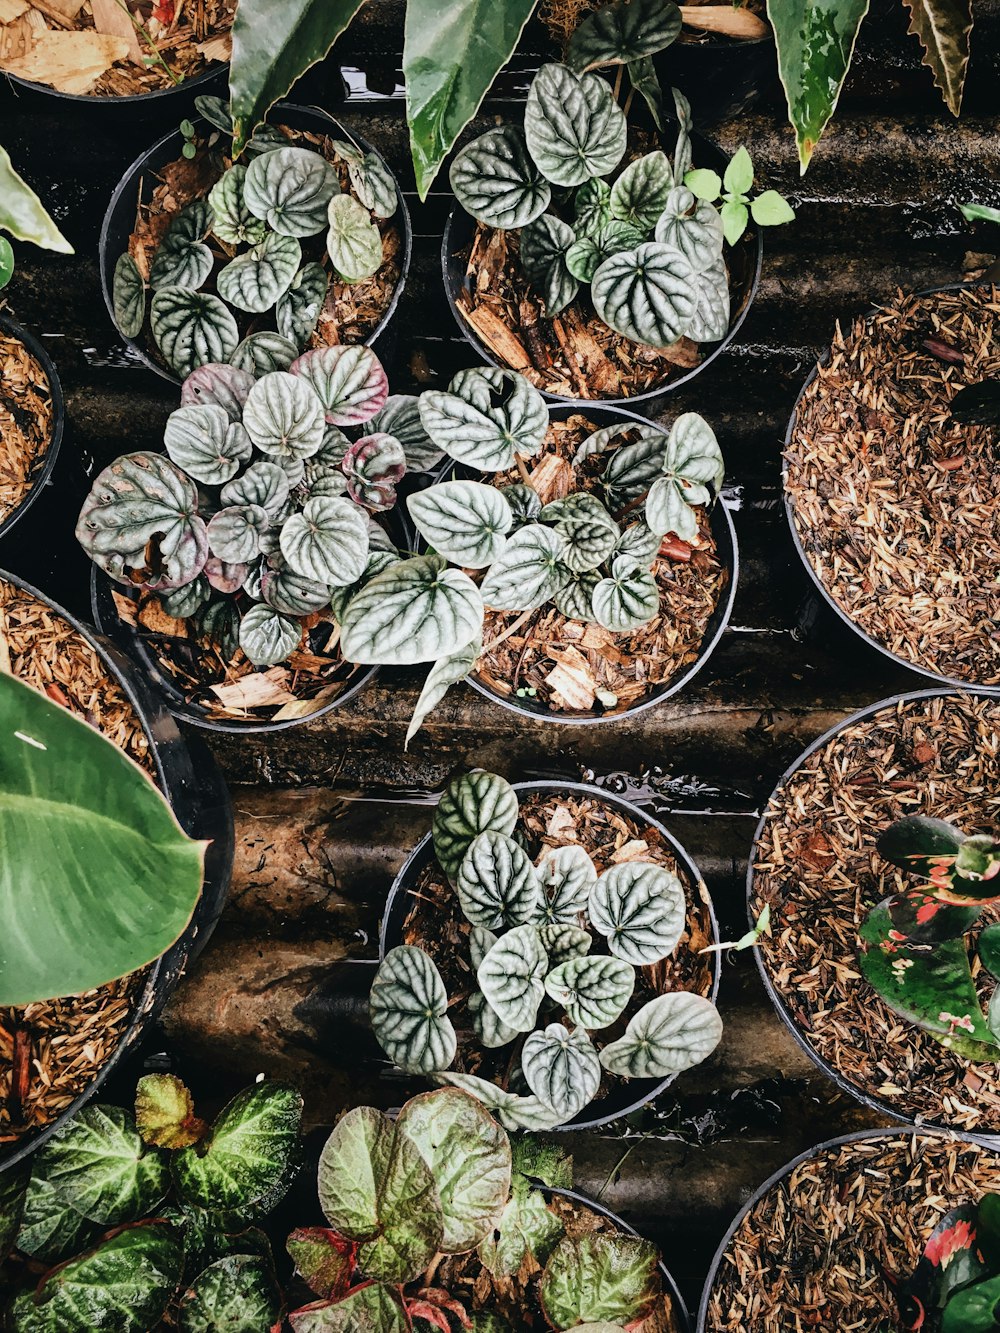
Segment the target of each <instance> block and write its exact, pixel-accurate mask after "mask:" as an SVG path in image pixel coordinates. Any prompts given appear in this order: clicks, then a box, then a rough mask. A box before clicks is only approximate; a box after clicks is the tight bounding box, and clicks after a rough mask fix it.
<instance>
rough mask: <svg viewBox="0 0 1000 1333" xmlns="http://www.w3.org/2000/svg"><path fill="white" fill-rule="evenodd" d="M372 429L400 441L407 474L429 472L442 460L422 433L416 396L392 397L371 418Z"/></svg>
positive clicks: (431, 441)
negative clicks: (383, 432)
mask: <svg viewBox="0 0 1000 1333" xmlns="http://www.w3.org/2000/svg"><path fill="white" fill-rule="evenodd" d="M371 429H372V430H373V431H386V432H387V433H388V434H389V435H392V436H394V437H395V438H396V439H397V440H398V441H399V442H400V444H401V445H402V446H403V453H404V454H405V455H406V466H407V470H408V471H410V472H428V471H430V469H431V468H433V467H435V466H436V465H437V464H438V463H440V462H441V459H442V458H444V450H443V449H440V448H439V447H438V446H437V445H436V444H435V443H434V441H433V440H432V439H431V437H430V436H429V435H428V434H427V432H426V430H424V423H423V421H422V420H421V418H420V400H419V399H418V398H417V396H416V394H406V393H394V394H391V395H390V396H389V397H388V398H387V399H386V401H385V406H384V407H383V408H382V409H381V411H379V412H378V413H376V415H375V416H374V417H373V418H372V421H371Z"/></svg>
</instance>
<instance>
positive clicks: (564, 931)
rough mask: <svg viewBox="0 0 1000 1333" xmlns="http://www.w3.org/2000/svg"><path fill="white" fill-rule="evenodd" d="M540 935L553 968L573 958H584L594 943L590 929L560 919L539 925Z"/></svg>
mask: <svg viewBox="0 0 1000 1333" xmlns="http://www.w3.org/2000/svg"><path fill="white" fill-rule="evenodd" d="M538 937H539V939H540V940H541V941H542V948H543V949H544V950H545V952H546V953H547V954H548V956H549V963H550V965H551V966H552V967H553V968H557V967H559V966H560V965H561V964H562V963H567V962H569V960H570V959H571V958H582V957H583V956H584V954H587V953H589V952H590V946H591V944H592V943H593V941H592V940H591V937H590V933H589V931H586V930H582V929H581V928H580V927H579V926H570V925H566V924H563V923H562V922H558V921H547V922H546V923H545V924H544V925H541V926H539V927H538Z"/></svg>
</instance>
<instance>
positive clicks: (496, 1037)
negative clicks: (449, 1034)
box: [469, 991, 519, 1051]
mask: <svg viewBox="0 0 1000 1333" xmlns="http://www.w3.org/2000/svg"><path fill="white" fill-rule="evenodd" d="M469 1013H470V1014H471V1015H472V1030H473V1032H475V1034H476V1040H477V1041H479V1042H481V1043H482V1045H483V1046H485V1047H486V1048H487V1050H491V1051H492V1050H496V1049H498V1048H499V1047H501V1046H509V1045H510V1043H511V1042H512V1041H516V1040H517V1037H518V1035H519V1034H518V1033H517V1032H515V1031H514V1029H513V1028H509V1027H508V1026H507V1024H506V1023H504V1022H503V1020H502V1019H501V1018H500V1015H499V1014H498V1013H497V1011H496V1010H495V1009H494V1008H493V1006H492V1005H491V1004H490V1003H489V1001H488V1000H487V999H486V996H485V995H483V994H481V993H480V992H479V991H475V992H474V993H473V994H472V995H470V996H469Z"/></svg>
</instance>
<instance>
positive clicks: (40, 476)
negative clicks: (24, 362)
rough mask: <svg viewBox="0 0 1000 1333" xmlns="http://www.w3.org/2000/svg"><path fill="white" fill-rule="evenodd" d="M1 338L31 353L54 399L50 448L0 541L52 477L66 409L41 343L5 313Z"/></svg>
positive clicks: (0, 528) (2, 527) (0, 318)
mask: <svg viewBox="0 0 1000 1333" xmlns="http://www.w3.org/2000/svg"><path fill="white" fill-rule="evenodd" d="M0 334H3V335H4V336H5V337H8V338H16V339H17V341H18V342H20V343H22V344H23V345H24V346H25V347H26V348H27V349H28V351H29V352H30V353H31V355H32V356H33V357H34V358H35V360H36V361H37V362H38V364H39V365H40V366H41V367H42V370H44V372H45V378H46V379H47V380H48V382H49V395H50V397H51V399H52V436H51V438H50V440H49V445H48V448H47V449H46V451H45V454H44V456H43V457H42V460H41V465H40V466H38V467H36V469H35V474H34V476H33V477H32V478H31V486H30V489H29V490H28V493H27V495H25V497H24V499H23V500H22V501H21V503H20V504H19V505H18V506H17V508H16V509H12V510H11V512H10V513H9V514H8V515H7V517H6V518H5V519H4V520H3V521H2V522H0V538H3V537H6V536H7V534H8V533H9V532H10V531H11V529H12V528H13V527H14V526H15V524H16V523H17V522H18V520H19V519H21V518H23V517H24V515H25V514H26V513H27V512H28V510H29V509H30V508H31V506H32V505H33V504H34V503H35V501H36V500H37V499H38V497H39V495H41V493H42V490H43V488H44V487H45V486H46V485H47V484H48V481H49V479H50V477H51V476H52V469H53V468H54V467H55V465H56V459H57V458H58V456H59V445H60V444H61V443H62V437H63V426H64V425H65V422H66V408H65V406H64V404H63V396H62V387H61V385H60V383H59V376H58V375H57V374H56V368H55V366H54V365H53V364H52V361H51V359H50V357H49V354H48V353H47V352H46V350H45V348H44V347H43V346H42V344H41V343H40V342H39V341H38V339H37V338H35V337H34V336H33V335H32V334H30V333H28V332H27V330H26V329H22V328H21V327H20V325H19V324H15V323H14V321H13V320H12V319H8V317H7V316H6V315H4V314H3V313H2V312H0Z"/></svg>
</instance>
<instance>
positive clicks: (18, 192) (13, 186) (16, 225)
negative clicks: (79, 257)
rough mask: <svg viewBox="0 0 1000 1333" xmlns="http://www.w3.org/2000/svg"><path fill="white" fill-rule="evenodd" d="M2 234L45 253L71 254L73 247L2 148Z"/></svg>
mask: <svg viewBox="0 0 1000 1333" xmlns="http://www.w3.org/2000/svg"><path fill="white" fill-rule="evenodd" d="M0 231H5V232H8V233H9V234H10V235H11V236H13V238H14V240H15V241H31V242H32V244H33V245H40V246H42V248H43V249H45V250H57V251H58V252H59V253H60V254H64V255H71V254H72V253H73V247H72V246H71V245H70V243H69V241H67V239H66V237H65V236H64V235H63V234H62V232H61V231H60V230H59V228H58V227H57V226H56V224H55V223H54V222H53V221H52V219H51V218H50V217H49V215H48V213H46V211H45V209H44V208H43V207H42V201H41V200H40V199H39V197H38V195H37V194H35V192H34V190H33V189H32V188H31V186H30V185H28V183H27V181H25V180H23V179H22V178H21V177H20V176H19V175H18V174H17V172H16V171H15V170H14V167H13V165H12V163H11V160H10V156H9V154H8V153H7V151H6V149H4V148H2V147H0Z"/></svg>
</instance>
